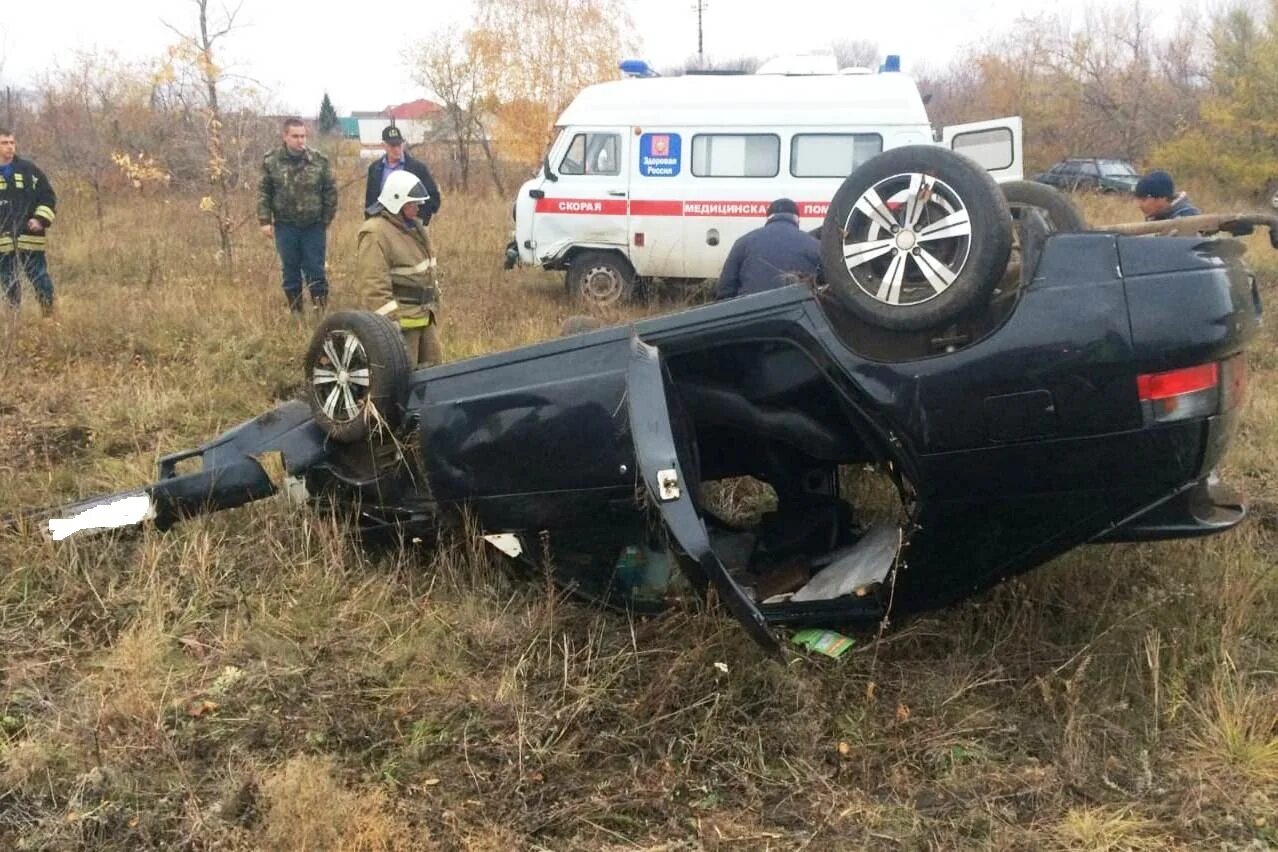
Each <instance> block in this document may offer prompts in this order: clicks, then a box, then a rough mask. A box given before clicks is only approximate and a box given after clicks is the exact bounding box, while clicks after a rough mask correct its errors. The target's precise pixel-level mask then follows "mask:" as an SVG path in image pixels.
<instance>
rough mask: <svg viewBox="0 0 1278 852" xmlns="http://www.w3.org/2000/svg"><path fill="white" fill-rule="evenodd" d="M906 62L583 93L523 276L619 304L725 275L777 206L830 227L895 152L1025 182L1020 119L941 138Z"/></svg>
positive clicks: (542, 186)
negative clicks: (833, 204) (924, 150)
mask: <svg viewBox="0 0 1278 852" xmlns="http://www.w3.org/2000/svg"><path fill="white" fill-rule="evenodd" d="M628 65H630V66H631V70H632V73H635V72H634V71H633V65H632V64H631V63H623V64H622V68H623V71H624V70H627V66H628ZM898 67H899V60H897V59H896V57H889V58H888V62H887V63H885V65H884V67H883V69H881V70H880V71H879V72H877V73H874V72H870V71H867V70H866V69H848V70H845V71H842V72H840V71H838V70H837V69H835V68H833V67H831V68H829V70H828V72H827V73H787V71H788V70H790V69H787V66H786V65H785V64H784V62H780V63H778V62H774V63H770V64H769V65H766V66H764V68H762V69H760V72H759V73H755V74H733V75H722V74H706V75H700V74H688V75H685V76H680V77H659V76H640V75H643V74H644V73H645V72H644V71H643V70H640V71H639V72H638V74H639V75H637V76H632V77H630V78H628V79H622V80H616V81H612V82H608V83H600V84H598V85H594V86H590V87H588V88H586V89H584V90H582V92H581V93H580V94H578V95H577V97H576V98H575V99H574V100H573V101H572V103H571V104H570V105H569V106H568V108H567V109H565V110H564V112H563V114H562V115H561V116H560V117H559V120H558V122H557V125H556V126H557V128H558V135H557V136H556V138H555V140H554V142H552V143H551V145H550V147H549V149H548V150H547V153H546V156H545V158H544V160H543V162H542V166H541V168H540V169H539V170H538V173H537V174H536V175H535V176H534V177H533V178H532V179H531V180H529V181H527V182H526V183H524V184H523V186H521V187H520V189H519V195H518V197H517V198H516V200H515V205H514V216H515V233H514V238H513V240H512V242H511V244H510V245H509V246H507V253H506V261H507V266H508V267H509V266H513V265H515V264H517V263H522V264H527V265H536V266H541V267H543V268H546V269H563V270H566V271H567V286H568V290H569V292H570V293H572V294H574V295H576V296H578V297H580V298H582V299H584V300H586V301H589V302H594V303H597V304H608V303H612V302H616V301H619V300H622V299H626V298H628V297H629V296H630V294H631V293H632V292H633V290H634V286H635V283H636V281H641V280H646V279H654V278H660V279H663V280H665V281H679V280H692V281H703V280H705V279H708V278H716V277H718V275H719V270H720V269H721V268H722V267H723V262H724V259H725V258H726V257H727V254H728V250H729V249H730V248H731V247H732V244H733V242H734V241H735V240H736V239H737V238H738V237H740V236H741V235H742V234H744V233H746V232H747V231H750V230H752V229H754V228H757V227H759V226H760V225H762V224H763V222H764V221H765V219H766V211H767V208H768V204H769V203H770V202H771V201H772V200H773V199H775V198H781V197H787V198H791V199H793V200H794V201H795V202H796V203H797V204H798V207H799V216H800V226H801V227H803V228H804V229H808V230H810V229H813V228H816V227H818V226H819V225H820V224H821V222H822V219H823V218H824V216H825V212H826V209H827V207H828V206H829V201H830V199H831V198H832V197H833V195H834V193H835V191H836V190H837V189H838V188H839V185H840V184H841V183H842V182H843V179H844V178H846V177H847V176H848V174H849V173H850V172H851V171H852V170H853V169H854V168H856V167H857V166H858V165H860V164H861V163H863V162H864V161H865V160H867V159H869V158H870V157H873V156H874V155H875V154H878V153H880V152H882V151H884V150H886V149H888V148H895V147H898V146H901V145H916V144H938V145H944V146H948V147H950V148H952V149H954V150H955V151H958V152H960V153H963V154H965V155H967V156H968V157H971V158H972V159H974V160H976V161H977V162H978V163H980V164H981V165H983V166H985V168H987V169H988V170H989V171H990V173H991V174H992V175H993V176H994V178H995V179H996V180H1019V179H1021V177H1022V156H1021V154H1022V149H1021V120H1020V119H1019V118H1002V119H996V120H993V121H986V122H980V123H975V124H963V125H958V126H953V127H946V128H943V129H942V130H941V131H940V132H938V133H935V134H934V132H933V128H932V125H931V123H930V122H929V120H928V116H927V111H926V109H925V108H924V101H923V98H922V97H921V96H920V94H919V90H918V87H917V86H916V85H915V83H914V81H913V80H912V79H911V78H910V77H908V76H906V75H904V74H902V73H900V72H899V71H895V70H888V69H894V68H898ZM802 70H804V71H806V72H810V71H811V70H812V69H811V67H810V63H807V64H806V65H805V66H803V69H802ZM765 72H766V73H765Z"/></svg>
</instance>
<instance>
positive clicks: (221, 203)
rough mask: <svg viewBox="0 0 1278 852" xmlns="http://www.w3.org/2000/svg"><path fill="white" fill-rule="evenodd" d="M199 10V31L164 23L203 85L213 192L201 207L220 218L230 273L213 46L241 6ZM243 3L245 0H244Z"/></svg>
mask: <svg viewBox="0 0 1278 852" xmlns="http://www.w3.org/2000/svg"><path fill="white" fill-rule="evenodd" d="M192 2H193V3H194V4H195V8H196V10H197V18H196V22H197V25H198V32H196V33H195V34H194V35H192V34H189V33H186V32H184V31H182V30H180V29H178V28H177V27H174V26H173V25H171V24H168V23H167V22H166V23H165V26H166V27H168V28H169V29H170V30H172V31H173V32H174V33H175V34H177V36H178V38H179V39H180V42H179V44H180V46H181V47H182V48H184V49H185V53H186V56H187V58H189V60H190V61H191V62H192V63H193V64H194V66H195V67H196V69H197V71H198V74H199V77H200V79H201V81H202V83H203V88H204V92H203V94H204V103H203V105H202V112H203V117H204V122H205V131H206V134H205V139H206V143H207V147H208V166H207V168H208V177H209V183H210V185H211V187H212V190H213V192H212V195H210V196H208V197H206V198H205V200H204V201H203V202H201V205H200V207H201V209H203V210H206V211H207V212H209V213H212V214H213V215H214V217H215V219H216V222H217V235H218V243H219V245H220V249H221V256H222V264H223V269H224V270H225V272H226V274H227V276H228V277H230V276H231V275H232V274H233V273H234V271H235V255H234V245H233V243H232V242H231V234H232V232H233V231H234V229H235V223H234V222H233V220H232V217H231V211H230V195H229V192H228V180H227V159H226V154H225V150H224V146H223V143H222V127H223V115H222V107H221V104H220V103H219V100H218V85H219V84H220V83H221V81H222V69H221V68H220V67H219V66H218V65H217V62H216V57H215V53H214V50H215V48H216V47H217V45H218V42H220V41H221V40H222V39H223V38H225V37H226V36H227V35H229V34H230V33H231V31H232V30H233V29H234V28H235V18H236V16H237V15H238V14H239V11H240V8H241V7H240V6H236V7H235V8H234V9H229V10H228V9H227V8H226V7H225V6H224V7H222V14H221V20H220V21H219V22H217V23H212V24H211V23H210V20H209V0H192ZM241 5H242V4H241Z"/></svg>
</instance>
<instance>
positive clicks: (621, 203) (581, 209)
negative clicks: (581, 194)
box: [534, 198, 626, 216]
mask: <svg viewBox="0 0 1278 852" xmlns="http://www.w3.org/2000/svg"><path fill="white" fill-rule="evenodd" d="M534 209H535V210H536V211H537V212H538V213H562V214H565V215H569V216H625V215H626V201H625V199H621V198H617V199H613V198H608V199H602V198H538V199H537V206H536V208H534Z"/></svg>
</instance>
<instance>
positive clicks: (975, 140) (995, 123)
mask: <svg viewBox="0 0 1278 852" xmlns="http://www.w3.org/2000/svg"><path fill="white" fill-rule="evenodd" d="M941 144H942V145H944V146H945V147H947V148H949V149H950V150H953V151H957V152H958V153H960V154H963V155H965V156H968V157H971V158H972V159H973V160H975V161H976V162H978V163H980V164H981V165H982V166H984V167H985V170H986V171H988V172H989V173H990V176H991V177H993V178H994V180H997V181H1007V180H1023V179H1024V178H1025V161H1024V156H1023V154H1024V150H1025V149H1024V146H1022V144H1021V119H1020V116H1011V117H1008V118H996V119H994V120H992V121H976V122H973V123H971V124H955V125H952V126H950V127H944V128H942V129H941Z"/></svg>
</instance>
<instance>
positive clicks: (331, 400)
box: [305, 311, 412, 443]
mask: <svg viewBox="0 0 1278 852" xmlns="http://www.w3.org/2000/svg"><path fill="white" fill-rule="evenodd" d="M305 367H306V388H307V390H306V398H307V402H308V404H309V405H310V408H311V415H312V416H313V417H314V418H315V422H316V423H318V424H319V427H320V428H321V429H322V430H324V434H325V435H328V437H330V438H332V439H333V440H334V441H338V442H340V443H352V442H354V441H359V440H363V439H364V438H367V437H368V436H369V435H370V434H372V432H373V430H374V429H375V428H377V427H378V426H384V427H385V428H389V429H394V428H395V427H396V426H398V425H399V420H400V405H401V402H402V400H403V395H404V389H405V387H406V386H407V384H408V377H409V375H410V373H411V372H412V365H411V364H410V363H409V360H408V350H407V349H406V348H405V347H404V337H403V335H402V334H401V333H400V330H399V327H398V326H397V325H396V324H395V323H394V322H393V321H392V320H390V319H387V318H386V317H384V316H380V315H379V314H375V313H372V312H369V311H341V312H338V313H335V314H330V315H329V316H327V317H325V318H324V320H323V322H321V323H320V324H319V327H318V328H316V329H315V334H314V335H312V337H311V344H310V346H309V347H308V348H307V350H306V361H305Z"/></svg>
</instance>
